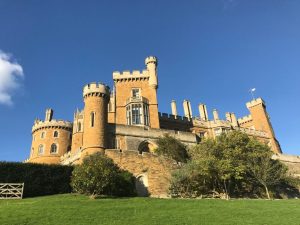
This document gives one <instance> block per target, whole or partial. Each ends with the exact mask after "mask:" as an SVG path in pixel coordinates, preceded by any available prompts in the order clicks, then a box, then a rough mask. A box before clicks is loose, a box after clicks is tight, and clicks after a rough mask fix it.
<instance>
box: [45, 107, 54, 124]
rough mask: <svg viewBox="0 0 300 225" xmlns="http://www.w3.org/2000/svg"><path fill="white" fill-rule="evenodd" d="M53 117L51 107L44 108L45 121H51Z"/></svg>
mask: <svg viewBox="0 0 300 225" xmlns="http://www.w3.org/2000/svg"><path fill="white" fill-rule="evenodd" d="M52 117H53V109H50V108H49V109H46V115H45V121H51V120H52Z"/></svg>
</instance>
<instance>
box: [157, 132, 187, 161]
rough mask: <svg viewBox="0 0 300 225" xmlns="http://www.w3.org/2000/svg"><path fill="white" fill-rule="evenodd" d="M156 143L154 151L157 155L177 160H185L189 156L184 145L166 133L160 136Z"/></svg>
mask: <svg viewBox="0 0 300 225" xmlns="http://www.w3.org/2000/svg"><path fill="white" fill-rule="evenodd" d="M156 143H157V145H158V147H157V148H156V150H155V152H156V153H157V154H158V155H164V156H166V157H170V158H172V159H174V160H176V161H177V162H186V161H187V159H188V158H189V155H188V153H187V150H186V146H185V145H184V144H182V143H181V142H180V141H179V140H177V139H176V138H174V137H171V136H170V135H168V134H165V135H164V136H163V137H160V138H159V139H158V140H157V142H156Z"/></svg>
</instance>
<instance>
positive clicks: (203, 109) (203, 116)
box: [199, 103, 208, 121]
mask: <svg viewBox="0 0 300 225" xmlns="http://www.w3.org/2000/svg"><path fill="white" fill-rule="evenodd" d="M199 114H200V119H201V120H203V121H207V120H208V115H207V109H206V105H204V104H202V103H201V104H199Z"/></svg>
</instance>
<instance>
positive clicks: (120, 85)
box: [108, 56, 159, 128]
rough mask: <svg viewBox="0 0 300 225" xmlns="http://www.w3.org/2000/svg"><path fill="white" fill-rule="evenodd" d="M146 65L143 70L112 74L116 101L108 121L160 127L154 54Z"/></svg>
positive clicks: (147, 60)
mask: <svg viewBox="0 0 300 225" xmlns="http://www.w3.org/2000/svg"><path fill="white" fill-rule="evenodd" d="M145 64H146V69H145V70H143V71H142V72H141V71H133V72H132V73H130V72H129V71H123V72H122V73H120V72H114V73H113V80H114V90H115V93H114V100H115V103H114V109H111V112H112V113H109V114H110V115H109V118H108V119H109V122H110V123H116V124H124V125H133V126H148V127H151V128H159V116H158V103H157V88H158V81H157V59H156V57H154V56H149V57H147V58H146V60H145Z"/></svg>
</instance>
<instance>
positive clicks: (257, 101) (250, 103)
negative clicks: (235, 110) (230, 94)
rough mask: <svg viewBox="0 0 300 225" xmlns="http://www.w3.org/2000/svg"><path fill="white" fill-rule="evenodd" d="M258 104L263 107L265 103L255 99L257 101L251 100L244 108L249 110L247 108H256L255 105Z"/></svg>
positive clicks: (260, 99)
mask: <svg viewBox="0 0 300 225" xmlns="http://www.w3.org/2000/svg"><path fill="white" fill-rule="evenodd" d="M260 104H262V105H265V102H264V100H263V99H262V98H257V99H253V100H252V101H250V102H247V103H246V106H247V108H248V109H249V108H251V107H253V106H257V105H260Z"/></svg>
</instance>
